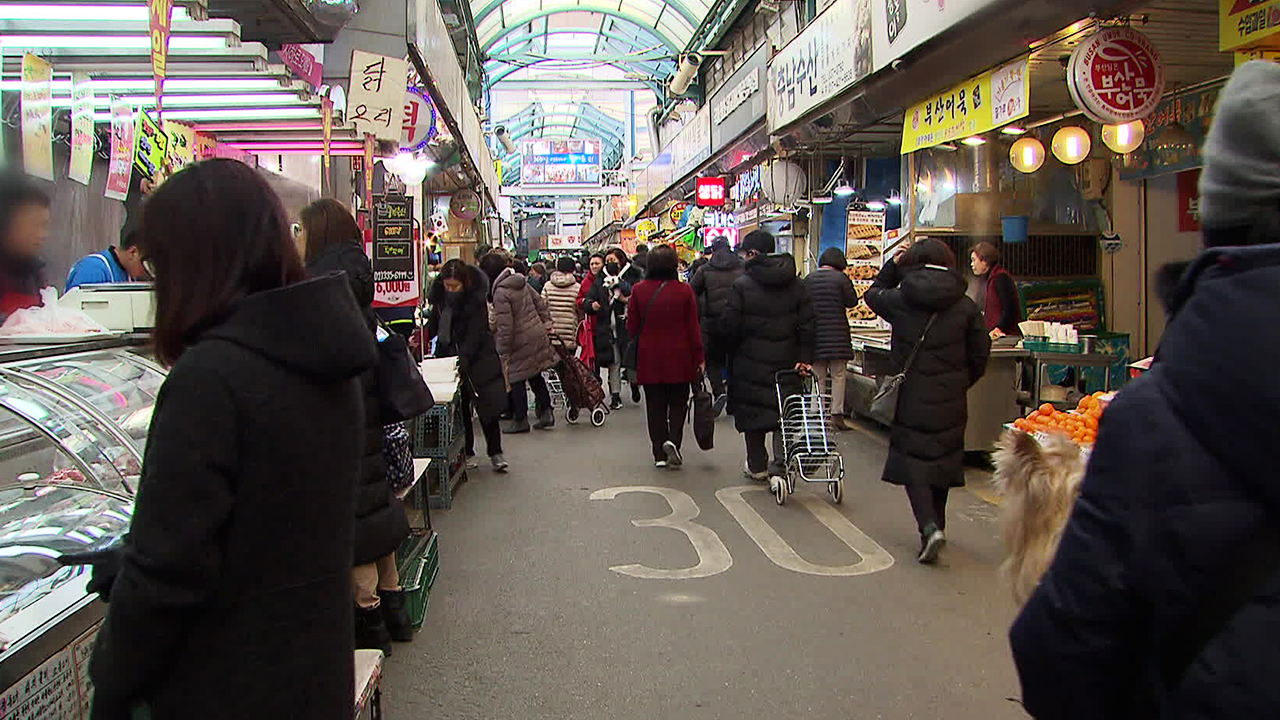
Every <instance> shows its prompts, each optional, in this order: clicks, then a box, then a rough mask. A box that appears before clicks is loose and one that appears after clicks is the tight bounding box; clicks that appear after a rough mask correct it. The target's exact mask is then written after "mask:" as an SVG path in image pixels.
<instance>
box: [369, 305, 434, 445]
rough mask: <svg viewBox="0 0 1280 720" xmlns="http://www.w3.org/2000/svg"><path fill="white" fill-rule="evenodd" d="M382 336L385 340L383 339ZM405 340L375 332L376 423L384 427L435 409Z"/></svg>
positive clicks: (393, 334)
mask: <svg viewBox="0 0 1280 720" xmlns="http://www.w3.org/2000/svg"><path fill="white" fill-rule="evenodd" d="M384 335H385V337H384ZM435 404H436V401H435V398H433V397H432V396H431V388H429V387H427V383H426V381H424V380H423V379H422V372H421V371H419V370H418V364H417V363H415V362H414V361H413V355H412V354H410V352H409V344H408V343H407V342H405V339H404V336H403V335H401V334H399V333H395V332H387V331H386V330H384V329H383V328H382V327H379V328H378V411H379V413H380V414H379V416H378V419H379V420H380V421H381V422H382V423H383V424H384V425H391V424H394V423H398V422H404V421H405V420H411V419H413V418H416V417H418V416H419V415H421V414H423V413H425V412H426V411H428V410H430V409H431V408H433V407H435Z"/></svg>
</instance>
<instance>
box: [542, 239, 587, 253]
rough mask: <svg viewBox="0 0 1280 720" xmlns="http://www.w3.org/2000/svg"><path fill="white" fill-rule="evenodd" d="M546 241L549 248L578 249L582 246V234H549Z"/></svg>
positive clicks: (546, 246)
mask: <svg viewBox="0 0 1280 720" xmlns="http://www.w3.org/2000/svg"><path fill="white" fill-rule="evenodd" d="M544 243H545V245H544V247H545V248H546V249H547V250H577V249H579V248H581V247H582V236H581V235H548V236H547V237H546V238H545V240H544Z"/></svg>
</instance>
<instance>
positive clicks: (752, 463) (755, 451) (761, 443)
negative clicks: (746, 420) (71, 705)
mask: <svg viewBox="0 0 1280 720" xmlns="http://www.w3.org/2000/svg"><path fill="white" fill-rule="evenodd" d="M770 432H772V433H773V462H770V461H769V450H768V449H767V448H766V447H765V435H768V434H769V433H770ZM742 436H743V438H744V439H745V440H746V443H747V469H748V470H750V471H751V472H753V473H760V472H765V471H766V470H767V471H768V472H769V474H771V475H782V476H785V475H786V472H787V457H786V453H785V451H784V450H783V449H782V432H781V431H778V430H748V431H746V432H745V433H743V434H742Z"/></svg>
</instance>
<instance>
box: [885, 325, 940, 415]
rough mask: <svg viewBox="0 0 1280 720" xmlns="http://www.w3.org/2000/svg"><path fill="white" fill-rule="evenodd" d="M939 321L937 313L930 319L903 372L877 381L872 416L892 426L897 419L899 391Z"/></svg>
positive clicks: (908, 357)
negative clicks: (926, 338)
mask: <svg viewBox="0 0 1280 720" xmlns="http://www.w3.org/2000/svg"><path fill="white" fill-rule="evenodd" d="M937 319H938V314H937V313H934V314H933V315H931V316H930V317H929V322H928V323H927V324H926V325H925V326H924V332H922V333H920V340H919V341H917V342H916V346H915V347H914V348H912V349H911V354H910V355H908V356H907V362H906V364H905V365H903V366H902V372H900V373H897V374H895V375H884V376H881V377H880V379H878V380H876V394H875V395H873V396H872V397H871V414H872V415H873V416H875V417H877V418H880V419H883V420H886V421H888V423H889V424H890V425H892V424H893V421H894V420H895V419H897V416H898V391H899V390H901V389H902V383H903V381H904V380H906V379H907V372H908V371H910V370H911V364H912V363H914V362H915V361H916V353H918V352H920V347H921V346H922V345H924V338H925V336H926V335H928V334H929V328H931V327H933V321H934V320H937Z"/></svg>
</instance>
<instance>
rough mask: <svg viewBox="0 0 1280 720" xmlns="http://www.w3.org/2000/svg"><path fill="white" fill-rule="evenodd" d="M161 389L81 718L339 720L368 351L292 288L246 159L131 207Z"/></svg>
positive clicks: (311, 284)
mask: <svg viewBox="0 0 1280 720" xmlns="http://www.w3.org/2000/svg"><path fill="white" fill-rule="evenodd" d="M142 248H143V253H144V257H146V258H147V265H148V267H149V268H150V269H152V270H153V273H152V274H153V275H154V276H155V277H156V326H155V335H154V338H155V349H156V354H157V357H158V358H159V360H160V361H161V362H163V363H164V364H165V365H167V366H169V367H170V368H171V370H170V372H169V375H168V378H167V379H166V381H165V383H164V385H163V386H162V388H161V390H160V395H159V397H158V399H157V403H156V408H155V414H154V417H153V418H152V422H151V430H150V434H149V440H148V443H147V449H146V459H145V461H144V463H143V470H142V480H141V482H140V484H139V490H138V496H137V502H136V507H135V511H134V515H133V519H132V523H131V525H130V530H129V534H128V535H127V536H126V538H125V540H124V544H123V548H122V549H121V550H120V551H119V555H118V557H119V575H118V576H117V577H116V578H115V580H114V584H113V585H112V587H111V592H110V603H109V604H108V606H107V615H106V619H105V620H104V621H103V624H102V627H101V630H100V631H99V633H98V638H97V642H96V647H95V648H94V652H93V658H92V660H91V662H90V666H89V678H90V680H91V681H92V683H93V686H94V698H93V708H92V714H91V717H92V718H93V720H128V719H129V718H131V717H136V716H137V715H135V713H137V714H140V715H142V716H144V717H145V716H146V713H148V712H149V714H150V717H151V718H153V720H215V719H216V720H223V719H225V718H266V717H299V718H303V717H305V718H309V719H321V718H322V719H324V720H350V718H351V707H352V698H353V697H354V693H355V690H354V674H355V670H354V666H353V662H352V660H353V649H354V647H353V643H352V613H351V547H352V539H353V534H352V531H353V528H354V521H353V518H354V515H355V513H354V510H355V507H354V499H355V496H354V493H353V492H352V487H351V479H352V478H353V477H356V476H357V474H358V473H359V471H360V458H361V456H362V455H363V452H364V443H363V438H362V437H361V436H360V435H359V434H358V433H354V432H352V428H353V427H361V426H362V424H363V422H364V402H363V399H362V395H361V389H360V383H359V378H360V376H361V375H363V374H364V373H366V372H368V371H369V370H370V369H371V368H373V367H374V366H375V364H376V362H377V353H376V351H375V349H374V342H373V336H372V335H371V334H370V333H369V328H368V325H366V323H365V319H364V316H363V314H362V313H361V311H360V308H358V307H357V306H356V303H355V301H354V300H353V299H352V298H351V291H350V289H349V288H348V285H347V281H346V280H345V279H342V278H338V277H325V278H320V279H316V280H311V281H306V270H305V269H304V267H303V264H302V260H301V258H299V256H298V253H297V250H296V249H295V247H294V245H293V241H292V239H291V238H290V235H289V220H288V217H287V216H286V215H285V212H284V209H283V208H282V207H281V204H280V201H279V199H278V198H277V197H276V194H275V192H274V191H273V190H272V189H271V186H270V185H268V184H267V182H266V181H265V180H264V179H263V178H262V177H261V176H260V175H259V174H258V173H257V171H255V170H253V169H252V168H250V167H249V166H247V165H244V164H243V163H240V162H237V161H234V160H208V161H205V162H200V163H196V164H194V165H190V166H188V167H187V168H185V169H183V170H182V171H180V172H178V173H176V174H175V175H173V176H172V177H170V178H169V179H168V180H167V181H165V183H164V184H163V185H160V186H159V187H157V188H156V190H155V191H154V192H153V194H152V195H151V197H150V198H149V199H148V201H147V204H146V207H145V208H144V210H143V218H142Z"/></svg>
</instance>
